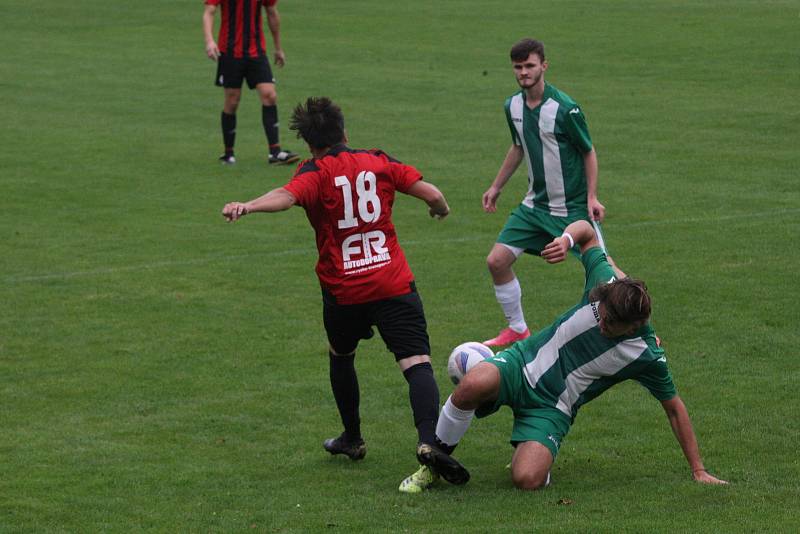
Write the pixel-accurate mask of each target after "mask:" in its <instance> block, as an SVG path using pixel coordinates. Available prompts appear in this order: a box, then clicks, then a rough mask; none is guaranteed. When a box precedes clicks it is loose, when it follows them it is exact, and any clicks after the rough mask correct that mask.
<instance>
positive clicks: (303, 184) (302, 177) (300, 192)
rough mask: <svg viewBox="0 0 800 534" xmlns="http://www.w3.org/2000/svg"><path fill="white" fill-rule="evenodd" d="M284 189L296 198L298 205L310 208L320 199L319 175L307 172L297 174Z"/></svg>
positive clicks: (314, 172)
mask: <svg viewBox="0 0 800 534" xmlns="http://www.w3.org/2000/svg"><path fill="white" fill-rule="evenodd" d="M283 188H284V189H286V190H287V191H289V192H290V193H291V194H292V196H294V198H295V200H297V204H299V205H300V206H302V207H304V208H305V207H308V206H310V205H311V204H313V203H314V202H315V201H316V200H317V199H318V198H319V173H318V172H316V171H307V172H301V173H300V174H295V175H294V177H293V178H292V179H291V180H290V181H289V183H288V184H286V185H285V186H283Z"/></svg>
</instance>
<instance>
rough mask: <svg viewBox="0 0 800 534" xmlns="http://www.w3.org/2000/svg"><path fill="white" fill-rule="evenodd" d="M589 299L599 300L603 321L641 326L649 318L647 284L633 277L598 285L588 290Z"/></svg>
mask: <svg viewBox="0 0 800 534" xmlns="http://www.w3.org/2000/svg"><path fill="white" fill-rule="evenodd" d="M589 300H590V301H592V302H597V301H600V302H601V303H602V304H603V309H604V311H605V321H606V322H607V323H609V324H615V325H622V324H625V325H630V326H634V327H636V328H638V327H640V326H642V325H643V324H645V323H646V322H647V320H648V319H649V318H650V304H651V303H650V295H649V294H648V293H647V286H646V285H645V283H644V282H642V281H641V280H636V279H635V278H622V279H621V280H615V281H613V282H611V283H610V284H603V285H599V286H597V287H596V288H594V289H592V291H591V292H589Z"/></svg>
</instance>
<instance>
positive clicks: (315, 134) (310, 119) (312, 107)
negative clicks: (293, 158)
mask: <svg viewBox="0 0 800 534" xmlns="http://www.w3.org/2000/svg"><path fill="white" fill-rule="evenodd" d="M289 129H290V130H296V131H297V137H298V138H299V137H302V138H303V140H304V141H305V142H306V143H308V145H309V146H310V147H312V148H328V147H331V146H333V145H336V144H338V143H341V142H343V141H344V115H343V114H342V110H341V108H339V106H337V105H336V104H334V103H333V102H332V101H331V99H330V98H328V97H326V96H320V97H313V96H310V97H308V99H306V103H305V105H303V104H297V107H295V108H294V111H293V112H292V118H291V120H290V122H289Z"/></svg>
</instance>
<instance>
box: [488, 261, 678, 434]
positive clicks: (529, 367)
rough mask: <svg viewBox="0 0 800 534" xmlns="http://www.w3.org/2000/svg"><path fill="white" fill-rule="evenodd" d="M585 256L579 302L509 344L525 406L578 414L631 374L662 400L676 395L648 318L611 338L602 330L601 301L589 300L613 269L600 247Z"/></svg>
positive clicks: (610, 277)
mask: <svg viewBox="0 0 800 534" xmlns="http://www.w3.org/2000/svg"><path fill="white" fill-rule="evenodd" d="M581 261H582V262H583V264H584V267H585V268H586V286H585V288H584V294H583V298H582V299H581V301H580V303H578V305H577V306H575V307H574V308H572V309H571V310H569V311H568V312H566V313H565V314H563V315H562V316H561V317H559V318H558V319H557V320H556V321H555V322H554V323H553V324H552V325H550V326H549V327H548V328H545V329H544V330H542V331H541V332H539V333H538V334H536V335H535V336H532V337H530V338H528V339H527V340H525V341H522V342H519V343H516V344H515V345H513V346H512V347H510V348H509V349H508V351H509V352H514V353H516V354H515V356H516V358H515V359H520V360H521V361H522V363H523V367H522V369H521V372H522V373H523V375H524V379H525V381H524V384H526V387H523V389H524V390H525V391H522V392H520V395H518V399H519V401H518V402H520V403H521V405H522V406H524V407H551V408H556V409H558V410H559V411H561V412H562V413H563V414H564V415H566V416H568V417H570V418H574V417H575V415H576V414H577V411H578V408H580V407H581V406H582V405H583V404H585V403H587V402H589V401H590V400H592V399H594V398H595V397H597V396H598V395H600V394H601V393H603V392H604V391H605V390H607V389H608V388H610V387H611V386H613V385H614V384H617V383H619V382H622V381H623V380H627V379H634V380H637V381H638V382H640V383H641V384H642V385H643V386H645V387H646V388H647V389H648V390H649V391H650V393H652V394H653V396H655V397H656V398H657V399H658V400H668V399H671V398H672V397H674V396H675V395H676V391H675V386H674V384H673V382H672V376H671V375H670V372H669V368H668V367H667V363H666V358H665V357H664V351H663V350H662V349H661V348H660V347H658V346H657V344H656V340H655V333H654V332H653V329H652V328H651V327H650V325H649V324H648V325H645V326H643V327H642V328H640V329H639V330H638V331H637V332H636V333H635V334H633V335H632V336H628V337H617V338H607V337H605V336H604V335H602V334H601V333H600V328H599V326H598V324H599V323H598V321H599V315H598V312H597V303H595V302H589V300H588V295H589V291H591V289H592V288H594V287H595V286H596V285H598V284H600V283H607V282H609V281H611V280H613V278H614V271H613V269H612V268H611V266H610V265H609V264H608V261H607V260H606V256H605V254H604V253H603V252H602V250H600V249H599V248H593V249H590V250H589V251H587V252H586V253H585V254H584V255H583V257H582V259H581ZM502 355H503V353H500V354H498V356H500V357H502Z"/></svg>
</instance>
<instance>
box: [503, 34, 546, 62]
mask: <svg viewBox="0 0 800 534" xmlns="http://www.w3.org/2000/svg"><path fill="white" fill-rule="evenodd" d="M531 54H536V55H537V56H539V61H541V62H544V43H542V42H541V41H537V40H536V39H529V38H527V37H526V38H525V39H521V40H519V41H517V43H516V44H514V46H512V47H511V61H525V60H526V59H528V56H529V55H531Z"/></svg>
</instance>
